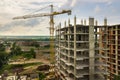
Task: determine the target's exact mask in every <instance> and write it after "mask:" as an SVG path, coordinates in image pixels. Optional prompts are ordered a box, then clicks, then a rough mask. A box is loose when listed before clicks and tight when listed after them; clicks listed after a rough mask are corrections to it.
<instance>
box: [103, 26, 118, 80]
mask: <svg viewBox="0 0 120 80" xmlns="http://www.w3.org/2000/svg"><path fill="white" fill-rule="evenodd" d="M107 32H108V36H107V37H108V48H109V50H108V54H107V55H108V57H109V58H108V62H107V64H108V65H109V66H108V72H109V73H110V75H108V79H109V80H114V78H115V77H117V76H119V75H120V25H112V26H108V29H107ZM103 37H104V36H103ZM103 45H104V44H103Z"/></svg>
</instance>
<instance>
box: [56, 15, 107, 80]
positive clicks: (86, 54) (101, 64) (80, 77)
mask: <svg viewBox="0 0 120 80" xmlns="http://www.w3.org/2000/svg"><path fill="white" fill-rule="evenodd" d="M81 22H82V21H81ZM105 23H106V22H105ZM100 30H102V31H103V32H104V33H102V34H101V32H100ZM103 34H104V37H102V35H103ZM101 37H102V40H104V41H101ZM103 42H104V48H103V45H102V44H100V43H103ZM56 43H57V44H56V72H57V75H59V77H60V78H59V80H106V78H107V77H106V75H108V73H107V59H108V57H107V51H108V48H107V43H108V42H107V26H97V22H96V25H94V18H89V25H83V24H81V25H78V24H76V17H75V18H74V25H73V26H72V25H71V24H70V20H68V25H67V26H66V22H65V25H64V27H63V28H61V25H59V26H58V27H57V29H56Z"/></svg>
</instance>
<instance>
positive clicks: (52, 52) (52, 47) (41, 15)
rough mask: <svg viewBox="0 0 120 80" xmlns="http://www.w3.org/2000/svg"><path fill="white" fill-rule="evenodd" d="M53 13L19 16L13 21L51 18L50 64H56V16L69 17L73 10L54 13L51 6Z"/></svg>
mask: <svg viewBox="0 0 120 80" xmlns="http://www.w3.org/2000/svg"><path fill="white" fill-rule="evenodd" d="M50 7H51V12H50V13H39V14H33V15H24V16H18V17H14V18H13V19H27V18H35V17H45V16H50V62H51V63H54V60H55V59H54V58H55V54H54V16H55V15H60V14H65V13H68V15H70V14H71V10H62V11H60V12H56V11H53V5H50Z"/></svg>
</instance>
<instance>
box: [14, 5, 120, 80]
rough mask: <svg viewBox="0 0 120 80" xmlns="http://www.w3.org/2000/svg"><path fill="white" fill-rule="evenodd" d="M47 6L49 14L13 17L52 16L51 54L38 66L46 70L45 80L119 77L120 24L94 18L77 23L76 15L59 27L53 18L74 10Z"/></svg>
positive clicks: (99, 79) (104, 79) (93, 79)
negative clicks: (100, 21)
mask: <svg viewBox="0 0 120 80" xmlns="http://www.w3.org/2000/svg"><path fill="white" fill-rule="evenodd" d="M47 7H49V8H50V12H49V13H37V14H30V15H24V16H17V17H13V20H16V19H28V18H37V17H49V22H48V23H49V26H50V27H49V35H50V36H49V37H50V39H49V41H48V44H49V45H50V46H49V47H50V49H49V50H48V51H47V50H45V51H46V53H50V54H49V55H47V60H49V62H48V63H47V64H43V65H42V66H39V67H38V69H39V71H44V70H47V73H46V76H47V77H46V78H45V79H44V80H120V25H119V24H115V25H109V24H108V22H107V18H104V19H103V25H99V23H98V21H97V20H96V19H94V17H89V18H88V21H86V20H84V21H83V20H82V19H79V20H81V22H79V23H78V22H77V19H78V18H77V16H74V18H72V20H71V19H68V20H67V21H65V22H64V25H62V23H61V22H60V23H59V24H58V25H57V26H56V25H55V21H54V17H55V16H56V15H58V16H60V15H63V14H68V15H71V13H72V10H71V9H68V10H64V9H62V10H61V11H54V6H53V5H49V6H47ZM47 7H45V8H47ZM42 9H44V8H42ZM40 10H41V9H40ZM72 17H73V16H72ZM72 21H73V22H72ZM87 23H88V24H87ZM26 42H27V41H26ZM23 44H24V43H23ZM38 49H39V47H38ZM38 51H39V50H38ZM41 51H42V50H41ZM38 55H39V53H38ZM38 55H37V57H38V58H39V56H40V57H41V55H39V56H38ZM43 55H44V54H43ZM43 60H44V59H43ZM43 62H44V61H43ZM28 72H29V71H28ZM20 80H21V79H20Z"/></svg>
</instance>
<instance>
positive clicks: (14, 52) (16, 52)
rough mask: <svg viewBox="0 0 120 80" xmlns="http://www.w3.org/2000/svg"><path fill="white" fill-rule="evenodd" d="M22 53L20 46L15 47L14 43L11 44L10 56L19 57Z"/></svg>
mask: <svg viewBox="0 0 120 80" xmlns="http://www.w3.org/2000/svg"><path fill="white" fill-rule="evenodd" d="M21 53H22V51H21V48H20V46H17V45H16V42H14V43H13V45H12V48H11V55H20V54H21Z"/></svg>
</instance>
